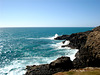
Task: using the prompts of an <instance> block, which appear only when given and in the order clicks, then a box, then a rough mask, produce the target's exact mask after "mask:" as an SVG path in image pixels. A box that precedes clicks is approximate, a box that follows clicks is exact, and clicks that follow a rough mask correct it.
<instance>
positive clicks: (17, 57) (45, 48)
mask: <svg viewBox="0 0 100 75" xmlns="http://www.w3.org/2000/svg"><path fill="white" fill-rule="evenodd" d="M91 29H93V27H54V28H53V27H49V28H48V27H40V28H39V27H35V28H0V75H23V74H24V73H25V72H26V70H25V67H26V66H27V65H39V64H47V63H50V62H51V61H53V60H55V59H57V58H58V57H61V56H70V57H71V60H73V59H74V55H75V53H76V52H77V49H71V48H61V45H62V41H61V40H54V39H53V38H54V37H56V36H57V35H65V34H72V33H77V32H84V31H87V30H91ZM67 43H69V41H67V42H66V44H67Z"/></svg>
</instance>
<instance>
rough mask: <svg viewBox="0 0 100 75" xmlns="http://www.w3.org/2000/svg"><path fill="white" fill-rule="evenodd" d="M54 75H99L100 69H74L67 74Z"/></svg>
mask: <svg viewBox="0 0 100 75" xmlns="http://www.w3.org/2000/svg"><path fill="white" fill-rule="evenodd" d="M54 75H100V68H84V69H78V70H75V69H74V70H70V71H67V72H58V73H56V74H54Z"/></svg>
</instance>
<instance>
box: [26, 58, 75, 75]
mask: <svg viewBox="0 0 100 75" xmlns="http://www.w3.org/2000/svg"><path fill="white" fill-rule="evenodd" d="M72 68H73V64H72V61H71V60H70V58H69V57H60V58H58V59H57V60H55V61H53V62H51V63H50V64H44V65H33V66H27V68H26V69H27V72H26V74H25V75H52V74H54V73H57V72H63V71H68V70H70V69H72Z"/></svg>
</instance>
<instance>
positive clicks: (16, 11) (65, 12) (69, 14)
mask: <svg viewBox="0 0 100 75" xmlns="http://www.w3.org/2000/svg"><path fill="white" fill-rule="evenodd" d="M99 25H100V0H0V27H96V26H99Z"/></svg>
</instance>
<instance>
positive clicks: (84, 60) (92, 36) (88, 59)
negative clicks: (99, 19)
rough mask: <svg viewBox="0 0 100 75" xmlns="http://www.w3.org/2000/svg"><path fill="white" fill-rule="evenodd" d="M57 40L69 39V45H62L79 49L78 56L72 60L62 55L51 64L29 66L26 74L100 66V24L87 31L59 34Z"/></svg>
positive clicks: (37, 74)
mask: <svg viewBox="0 0 100 75" xmlns="http://www.w3.org/2000/svg"><path fill="white" fill-rule="evenodd" d="M55 40H65V41H66V40H69V41H70V43H69V45H63V46H62V47H71V48H73V49H74V48H76V49H79V51H78V52H77V53H76V55H75V57H76V58H75V59H74V60H73V61H71V60H70V57H60V58H58V59H57V60H55V61H53V62H51V63H50V64H43V65H33V66H27V67H26V69H27V72H26V74H25V75H52V74H54V73H57V72H63V71H68V70H70V69H79V68H85V67H100V26H98V27H96V28H94V29H93V30H90V31H86V32H79V33H73V34H71V35H62V36H58V37H57V38H55ZM65 41H63V43H64V42H65Z"/></svg>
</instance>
